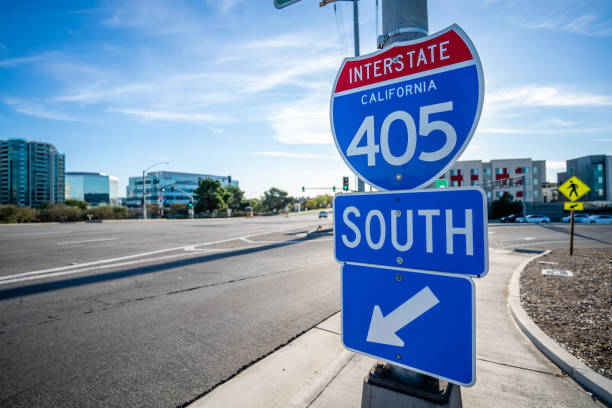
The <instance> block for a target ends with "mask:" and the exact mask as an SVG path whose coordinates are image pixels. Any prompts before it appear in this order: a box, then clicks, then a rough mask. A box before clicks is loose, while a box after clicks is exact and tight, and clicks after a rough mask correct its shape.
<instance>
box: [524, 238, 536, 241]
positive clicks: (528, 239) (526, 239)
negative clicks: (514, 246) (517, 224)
mask: <svg viewBox="0 0 612 408" xmlns="http://www.w3.org/2000/svg"><path fill="white" fill-rule="evenodd" d="M523 240H524V241H533V240H535V238H534V237H524V238H523Z"/></svg>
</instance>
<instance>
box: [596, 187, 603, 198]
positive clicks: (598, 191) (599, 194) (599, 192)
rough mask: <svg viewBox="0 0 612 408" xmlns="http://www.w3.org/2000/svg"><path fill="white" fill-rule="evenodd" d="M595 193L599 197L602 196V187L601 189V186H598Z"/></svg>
mask: <svg viewBox="0 0 612 408" xmlns="http://www.w3.org/2000/svg"><path fill="white" fill-rule="evenodd" d="M597 195H598V196H600V197H602V196H603V195H604V194H603V189H601V188H600V189H598V190H597Z"/></svg>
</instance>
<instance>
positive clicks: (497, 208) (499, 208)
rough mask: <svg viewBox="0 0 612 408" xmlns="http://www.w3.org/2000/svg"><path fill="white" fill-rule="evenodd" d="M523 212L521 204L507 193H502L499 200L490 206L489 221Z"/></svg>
mask: <svg viewBox="0 0 612 408" xmlns="http://www.w3.org/2000/svg"><path fill="white" fill-rule="evenodd" d="M522 212H523V203H522V202H521V201H519V200H515V199H514V198H512V196H511V195H510V194H508V193H504V195H502V196H501V197H500V198H498V199H497V200H495V201H493V203H492V204H491V214H490V218H491V219H498V218H501V217H505V216H507V215H510V214H520V213H522Z"/></svg>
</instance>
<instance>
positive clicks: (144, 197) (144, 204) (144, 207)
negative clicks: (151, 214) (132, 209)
mask: <svg viewBox="0 0 612 408" xmlns="http://www.w3.org/2000/svg"><path fill="white" fill-rule="evenodd" d="M160 164H170V162H159V163H154V164H152V165H150V166H149V167H148V168H146V169H144V170H143V171H142V219H143V220H146V219H147V195H146V194H145V181H146V174H147V171H149V170H151V169H152V168H153V167H155V166H158V165H160Z"/></svg>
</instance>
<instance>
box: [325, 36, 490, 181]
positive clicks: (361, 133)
mask: <svg viewBox="0 0 612 408" xmlns="http://www.w3.org/2000/svg"><path fill="white" fill-rule="evenodd" d="M483 96H484V80H483V74H482V66H481V64H480V58H479V57H478V53H477V52H476V49H475V48H474V45H473V44H472V42H471V41H470V39H469V38H468V37H467V35H466V34H465V33H464V32H463V30H462V29H461V28H459V26H457V25H453V26H451V27H449V28H447V29H446V30H443V31H440V32H439V33H437V34H434V35H431V36H428V37H424V38H421V39H419V40H416V41H411V42H400V43H395V44H393V45H392V46H390V47H388V48H386V49H384V50H381V51H378V52H375V53H372V54H369V55H364V56H361V57H355V58H347V59H345V60H344V62H343V63H342V66H341V67H340V71H339V72H338V75H337V77H336V82H335V84H334V88H333V92H332V98H331V107H330V119H331V127H332V133H333V135H334V140H335V142H336V147H337V148H338V151H339V152H340V155H341V156H342V158H343V159H344V161H345V162H346V164H347V165H348V166H349V167H350V168H351V169H352V170H353V171H354V172H355V173H357V174H358V175H359V176H360V177H361V178H363V179H364V180H366V181H367V182H368V183H369V184H371V185H373V186H375V187H377V188H379V189H384V190H400V189H414V188H419V187H425V186H427V185H428V184H430V183H431V182H433V181H434V180H435V179H436V178H438V177H439V176H440V175H442V174H443V173H444V172H446V171H447V170H448V169H449V168H450V167H451V166H452V165H453V163H454V162H455V161H456V160H457V159H458V158H459V156H460V155H461V153H462V152H463V151H464V150H465V148H466V146H467V145H468V143H469V142H470V139H471V138H472V135H473V134H474V131H475V130H476V126H477V124H478V120H479V118H480V113H481V110H482V102H483Z"/></svg>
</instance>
